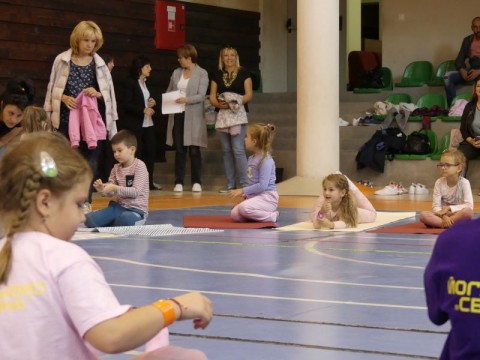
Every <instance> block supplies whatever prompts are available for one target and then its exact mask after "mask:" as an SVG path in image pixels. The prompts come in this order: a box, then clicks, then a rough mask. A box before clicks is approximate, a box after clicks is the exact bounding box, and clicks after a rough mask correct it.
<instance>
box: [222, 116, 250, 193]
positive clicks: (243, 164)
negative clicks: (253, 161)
mask: <svg viewBox="0 0 480 360" xmlns="http://www.w3.org/2000/svg"><path fill="white" fill-rule="evenodd" d="M246 132H247V124H243V125H241V130H240V134H238V135H236V136H232V135H230V134H229V133H224V132H220V131H219V132H218V135H219V136H220V144H221V145H222V151H223V164H224V166H225V175H226V178H227V188H229V189H233V188H235V178H236V176H238V179H239V181H240V186H241V187H245V186H247V185H248V177H247V155H246V154H245V134H246Z"/></svg>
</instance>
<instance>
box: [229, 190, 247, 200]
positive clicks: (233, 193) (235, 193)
mask: <svg viewBox="0 0 480 360" xmlns="http://www.w3.org/2000/svg"><path fill="white" fill-rule="evenodd" d="M227 196H228V197H230V198H234V197H237V196H243V189H233V190H230V191H229V192H228V193H227Z"/></svg>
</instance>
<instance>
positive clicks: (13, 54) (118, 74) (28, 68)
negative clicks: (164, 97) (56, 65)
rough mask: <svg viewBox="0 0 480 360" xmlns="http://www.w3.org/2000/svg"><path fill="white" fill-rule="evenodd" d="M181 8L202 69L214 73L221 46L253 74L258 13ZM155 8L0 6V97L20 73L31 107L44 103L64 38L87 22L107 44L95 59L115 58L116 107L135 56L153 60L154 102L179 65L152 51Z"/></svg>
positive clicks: (91, 2) (53, 3)
mask: <svg viewBox="0 0 480 360" xmlns="http://www.w3.org/2000/svg"><path fill="white" fill-rule="evenodd" d="M182 4H184V5H185V8H186V41H187V42H188V43H191V44H193V45H195V47H196V48H197V50H198V52H199V59H198V62H199V64H200V65H201V66H202V67H204V68H205V69H207V70H208V71H212V70H214V69H215V68H216V67H217V64H218V54H219V50H220V47H221V46H222V45H225V44H230V45H232V46H235V47H236V48H237V49H238V51H239V53H240V59H241V63H242V65H243V66H245V67H247V68H248V69H252V70H257V69H258V68H259V63H260V57H259V48H260V42H259V34H260V29H259V20H260V14H259V13H255V12H249V11H241V10H234V9H225V8H219V7H214V6H207V5H199V4H192V3H182ZM154 5H155V1H154V0H131V1H121V0H102V1H98V0H83V1H64V0H46V1H38V0H4V1H0V91H3V88H4V85H5V83H6V81H7V79H8V78H10V77H13V76H15V75H20V74H21V75H25V76H28V77H30V78H32V80H34V82H35V85H36V87H37V102H38V103H39V104H42V103H43V99H44V95H45V90H46V84H47V82H48V77H49V74H50V69H51V66H52V62H53V59H54V58H55V56H56V55H58V54H59V53H60V52H62V51H64V50H66V49H68V48H69V37H70V33H71V31H72V29H73V27H74V26H75V25H76V24H77V23H78V22H79V21H81V20H93V21H95V22H97V23H98V24H99V26H100V28H101V29H102V32H103V36H104V38H105V43H104V46H103V47H102V49H100V51H99V54H100V55H102V54H104V55H106V54H109V55H112V56H114V57H115V63H116V68H115V70H114V72H113V78H114V82H115V87H116V92H117V97H118V100H119V103H120V107H121V100H122V98H123V96H122V87H123V82H124V79H125V77H126V76H127V74H128V66H129V64H130V61H131V59H132V58H133V57H135V56H137V55H145V56H148V57H149V58H150V59H151V60H152V67H153V72H152V76H151V79H149V84H150V85H149V87H150V89H151V91H152V93H153V94H152V95H154V96H156V97H157V98H159V97H160V94H161V93H162V92H163V91H165V89H166V87H167V86H168V81H169V78H170V75H171V72H172V71H173V69H174V68H175V67H177V66H178V62H177V57H176V54H175V51H172V50H159V49H155V47H154V36H155V34H154V25H155V14H154Z"/></svg>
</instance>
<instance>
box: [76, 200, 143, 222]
mask: <svg viewBox="0 0 480 360" xmlns="http://www.w3.org/2000/svg"><path fill="white" fill-rule="evenodd" d="M86 217H87V219H86V220H85V225H86V226H87V227H89V228H94V227H105V226H134V225H135V223H136V222H137V221H140V220H143V219H144V218H145V215H144V214H142V213H141V211H140V210H136V209H135V210H133V209H127V208H125V207H123V206H121V205H120V204H119V203H117V202H116V201H110V202H109V203H108V206H107V207H106V208H105V209H102V210H97V211H93V212H91V213H88V214H87V215H86Z"/></svg>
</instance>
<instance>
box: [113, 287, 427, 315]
mask: <svg viewBox="0 0 480 360" xmlns="http://www.w3.org/2000/svg"><path fill="white" fill-rule="evenodd" d="M109 285H110V286H112V287H122V288H132V289H147V290H162V291H179V292H192V291H201V292H202V294H209V295H223V296H235V297H245V298H253V299H267V300H285V301H301V302H307V303H318V304H336V305H356V306H370V307H381V308H396V309H409V310H422V311H425V310H427V308H426V306H413V305H398V304H380V303H367V302H358V301H339V300H321V299H308V298H294V297H286V296H269V295H256V294H245V293H242V294H240V293H227V292H221V291H206V290H198V289H176V288H164V287H158V286H144V285H127V284H111V283H109Z"/></svg>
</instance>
